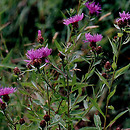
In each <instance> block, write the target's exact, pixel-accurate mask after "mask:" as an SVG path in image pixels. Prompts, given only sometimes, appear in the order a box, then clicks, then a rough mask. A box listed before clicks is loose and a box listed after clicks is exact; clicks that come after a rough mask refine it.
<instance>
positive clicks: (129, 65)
mask: <svg viewBox="0 0 130 130" xmlns="http://www.w3.org/2000/svg"><path fill="white" fill-rule="evenodd" d="M129 67H130V64H128V65H127V66H125V67H123V68H121V69H119V70H117V71H116V73H115V75H114V78H115V79H116V78H118V77H119V76H120V75H122V74H124V73H125V71H127V70H128V69H129Z"/></svg>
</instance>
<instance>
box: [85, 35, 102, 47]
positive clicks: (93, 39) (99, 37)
mask: <svg viewBox="0 0 130 130" xmlns="http://www.w3.org/2000/svg"><path fill="white" fill-rule="evenodd" d="M102 37H103V36H102V35H101V34H94V35H93V36H92V35H91V34H90V33H86V34H85V38H86V41H85V42H90V47H92V49H93V50H95V49H96V48H95V47H96V42H98V41H101V40H102Z"/></svg>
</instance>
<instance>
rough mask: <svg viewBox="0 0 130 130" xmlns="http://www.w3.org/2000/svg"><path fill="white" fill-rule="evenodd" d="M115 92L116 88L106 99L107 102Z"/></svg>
mask: <svg viewBox="0 0 130 130" xmlns="http://www.w3.org/2000/svg"><path fill="white" fill-rule="evenodd" d="M115 92H116V87H115V88H114V90H113V91H112V92H110V94H109V95H108V97H107V100H110V98H111V97H112V96H113V95H114V94H115Z"/></svg>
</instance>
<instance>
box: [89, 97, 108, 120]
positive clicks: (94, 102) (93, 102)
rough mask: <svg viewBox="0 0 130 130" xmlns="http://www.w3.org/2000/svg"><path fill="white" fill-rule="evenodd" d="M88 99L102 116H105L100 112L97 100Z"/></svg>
mask: <svg viewBox="0 0 130 130" xmlns="http://www.w3.org/2000/svg"><path fill="white" fill-rule="evenodd" d="M89 99H90V101H91V102H92V104H93V105H94V106H95V107H96V108H97V110H98V111H99V112H100V113H101V114H102V116H103V117H104V118H106V117H105V115H104V113H103V112H102V110H101V109H100V107H99V106H98V104H97V102H96V101H95V100H93V99H92V98H89Z"/></svg>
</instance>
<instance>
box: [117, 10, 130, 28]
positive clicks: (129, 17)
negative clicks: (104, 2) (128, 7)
mask: <svg viewBox="0 0 130 130" xmlns="http://www.w3.org/2000/svg"><path fill="white" fill-rule="evenodd" d="M119 15H120V18H118V19H117V20H116V22H117V24H118V26H119V27H125V26H127V25H128V24H129V23H130V14H129V12H127V13H125V11H123V13H121V12H119Z"/></svg>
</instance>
